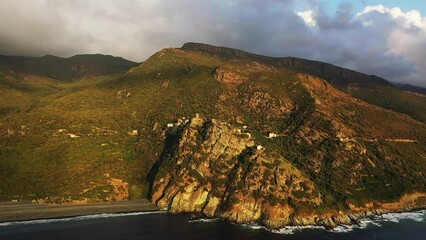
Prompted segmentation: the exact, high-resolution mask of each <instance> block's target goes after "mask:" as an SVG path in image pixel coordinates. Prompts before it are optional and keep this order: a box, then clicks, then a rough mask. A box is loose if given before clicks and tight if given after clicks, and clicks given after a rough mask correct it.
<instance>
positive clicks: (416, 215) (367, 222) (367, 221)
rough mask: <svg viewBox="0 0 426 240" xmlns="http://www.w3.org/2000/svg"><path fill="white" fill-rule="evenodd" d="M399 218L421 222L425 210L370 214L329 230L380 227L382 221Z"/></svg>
mask: <svg viewBox="0 0 426 240" xmlns="http://www.w3.org/2000/svg"><path fill="white" fill-rule="evenodd" d="M401 220H411V221H416V222H423V221H425V220H426V210H419V211H414V212H402V213H385V214H382V215H378V216H372V217H367V218H362V219H360V220H359V221H358V223H356V224H352V225H339V226H337V227H335V228H333V229H331V230H328V231H331V232H337V233H344V232H350V231H353V230H355V229H364V228H366V227H368V226H372V225H373V226H377V227H381V226H382V224H383V223H386V222H394V223H398V222H400V221H401Z"/></svg>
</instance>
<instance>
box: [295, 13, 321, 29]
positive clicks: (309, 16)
mask: <svg viewBox="0 0 426 240" xmlns="http://www.w3.org/2000/svg"><path fill="white" fill-rule="evenodd" d="M297 16H299V17H301V18H302V19H303V21H304V22H305V24H306V25H308V26H309V27H315V26H316V25H317V21H316V19H315V14H314V11H311V10H308V11H300V12H297Z"/></svg>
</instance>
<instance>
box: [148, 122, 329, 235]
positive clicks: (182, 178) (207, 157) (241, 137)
mask: <svg viewBox="0 0 426 240" xmlns="http://www.w3.org/2000/svg"><path fill="white" fill-rule="evenodd" d="M242 130H243V129H238V128H236V127H232V126H230V125H229V124H227V123H224V122H220V121H217V120H214V119H213V120H211V121H203V120H202V119H199V118H198V119H197V118H195V119H192V121H191V122H190V123H188V125H187V126H185V127H183V128H182V129H181V132H179V133H176V134H177V135H178V136H175V137H176V142H175V143H174V144H173V147H172V151H170V152H168V153H166V154H165V156H164V159H162V165H161V166H160V169H159V172H158V174H157V177H156V180H155V183H154V186H153V195H152V200H153V201H154V202H155V203H156V204H157V205H158V206H159V207H160V208H162V209H165V210H170V211H172V212H196V213H202V214H204V215H206V216H208V217H221V218H225V219H229V220H231V221H234V222H237V223H248V222H262V223H263V224H265V225H266V226H268V227H279V226H283V225H287V224H289V223H290V221H291V216H292V215H293V213H294V211H293V207H292V205H294V204H296V205H309V206H318V205H319V204H321V195H320V193H319V191H318V190H317V189H316V187H315V185H314V184H313V183H312V181H310V180H309V179H308V178H306V177H305V176H304V175H303V174H302V173H301V172H300V171H299V170H297V169H296V168H295V167H294V166H292V165H291V164H290V163H289V162H288V161H286V160H285V159H282V158H279V157H273V156H270V155H268V154H267V152H266V151H265V150H264V149H263V148H262V146H260V145H255V141H254V140H253V139H252V138H251V136H250V134H249V133H244V132H243V131H242Z"/></svg>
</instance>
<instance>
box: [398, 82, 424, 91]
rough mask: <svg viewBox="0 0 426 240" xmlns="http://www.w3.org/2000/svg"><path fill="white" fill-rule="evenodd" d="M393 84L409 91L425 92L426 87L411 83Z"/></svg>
mask: <svg viewBox="0 0 426 240" xmlns="http://www.w3.org/2000/svg"><path fill="white" fill-rule="evenodd" d="M394 85H395V86H396V87H398V88H400V89H403V90H406V91H410V92H413V93H421V94H426V88H423V87H418V86H413V85H410V84H405V83H396V84H394Z"/></svg>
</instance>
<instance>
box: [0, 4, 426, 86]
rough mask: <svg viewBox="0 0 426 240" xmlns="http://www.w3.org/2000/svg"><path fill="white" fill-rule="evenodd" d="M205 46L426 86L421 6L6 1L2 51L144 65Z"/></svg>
mask: <svg viewBox="0 0 426 240" xmlns="http://www.w3.org/2000/svg"><path fill="white" fill-rule="evenodd" d="M185 42H202V43H208V44H212V45H218V46H226V47H231V48H238V49H242V50H246V51H249V52H254V53H258V54H263V55H268V56H276V57H284V56H295V57H301V58H307V59H312V60H319V61H324V62H328V63H332V64H335V65H338V66H342V67H346V68H350V69H354V70H357V71H361V72H364V73H367V74H375V75H378V76H380V77H383V78H385V79H388V80H390V81H393V82H401V83H408V84H413V85H418V86H423V87H426V51H425V49H426V3H424V0H404V1H402V0H352V1H349V0H328V1H326V0H179V1H177V0H0V54H2V55H20V56H43V55H56V56H61V57H69V56H73V55H75V54H84V53H101V54H109V55H114V56H121V57H123V58H126V59H129V60H132V61H137V62H141V61H144V60H146V59H147V58H148V57H149V56H150V55H152V54H154V53H155V52H157V51H159V50H161V49H163V48H166V47H181V46H182V45H183V44H184V43H185Z"/></svg>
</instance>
